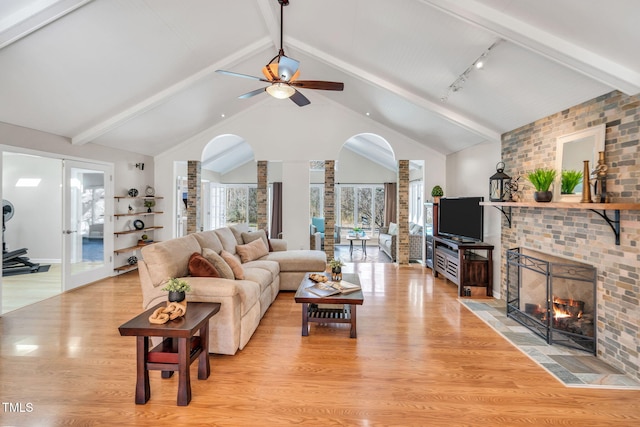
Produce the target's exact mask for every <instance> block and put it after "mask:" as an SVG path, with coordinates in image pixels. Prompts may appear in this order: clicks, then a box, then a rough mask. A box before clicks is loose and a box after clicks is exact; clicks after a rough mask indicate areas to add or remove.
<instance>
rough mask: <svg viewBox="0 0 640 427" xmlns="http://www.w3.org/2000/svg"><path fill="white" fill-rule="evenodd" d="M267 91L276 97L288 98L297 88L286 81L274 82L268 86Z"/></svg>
mask: <svg viewBox="0 0 640 427" xmlns="http://www.w3.org/2000/svg"><path fill="white" fill-rule="evenodd" d="M267 92H268V93H269V95H271V96H273V97H274V98H278V99H287V98H290V97H291V96H292V95H293V94H294V93H296V90H295V89H294V88H292V87H291V86H289V85H288V84H285V83H274V84H272V85H271V86H269V87H267Z"/></svg>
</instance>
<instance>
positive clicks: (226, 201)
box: [210, 184, 258, 230]
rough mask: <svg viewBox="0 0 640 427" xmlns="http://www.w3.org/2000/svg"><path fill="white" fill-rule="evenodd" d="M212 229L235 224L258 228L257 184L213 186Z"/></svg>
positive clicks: (252, 228) (211, 198) (253, 228)
mask: <svg viewBox="0 0 640 427" xmlns="http://www.w3.org/2000/svg"><path fill="white" fill-rule="evenodd" d="M210 200H211V206H210V209H211V224H210V229H212V230H213V229H216V228H220V227H227V226H231V225H235V224H248V225H249V229H251V230H255V229H257V226H258V189H257V185H255V184H213V185H212V186H211V197H210Z"/></svg>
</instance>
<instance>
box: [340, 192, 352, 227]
mask: <svg viewBox="0 0 640 427" xmlns="http://www.w3.org/2000/svg"><path fill="white" fill-rule="evenodd" d="M354 213H355V194H354V188H353V187H341V188H340V225H341V226H342V227H343V228H353V227H354Z"/></svg>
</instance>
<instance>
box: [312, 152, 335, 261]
mask: <svg viewBox="0 0 640 427" xmlns="http://www.w3.org/2000/svg"><path fill="white" fill-rule="evenodd" d="M335 189H336V161H335V160H325V161H324V252H325V253H326V254H327V259H328V260H332V259H333V257H334V247H333V245H334V243H335V238H334V236H333V230H335V225H336V197H335V191H336V190H335ZM316 249H320V248H316Z"/></svg>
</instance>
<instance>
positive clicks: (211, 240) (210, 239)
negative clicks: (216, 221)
mask: <svg viewBox="0 0 640 427" xmlns="http://www.w3.org/2000/svg"><path fill="white" fill-rule="evenodd" d="M193 237H195V238H196V240H197V241H198V243H199V244H200V247H202V248H209V249H213V250H214V251H216V253H217V254H219V253H220V251H221V250H222V249H223V247H222V242H220V238H219V237H218V235H217V234H216V232H215V231H213V230H209V231H202V232H200V233H194V234H193Z"/></svg>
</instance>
